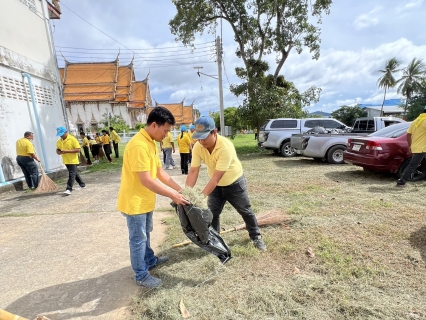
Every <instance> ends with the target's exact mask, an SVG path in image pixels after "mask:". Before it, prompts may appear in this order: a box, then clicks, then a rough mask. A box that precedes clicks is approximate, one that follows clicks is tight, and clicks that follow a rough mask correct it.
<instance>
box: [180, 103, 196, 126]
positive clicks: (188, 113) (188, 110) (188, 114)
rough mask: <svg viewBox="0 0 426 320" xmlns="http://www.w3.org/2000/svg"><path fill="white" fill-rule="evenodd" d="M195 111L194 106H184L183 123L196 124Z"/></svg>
mask: <svg viewBox="0 0 426 320" xmlns="http://www.w3.org/2000/svg"><path fill="white" fill-rule="evenodd" d="M193 114H194V109H193V107H192V106H183V119H182V122H183V123H193V122H194V115H193Z"/></svg>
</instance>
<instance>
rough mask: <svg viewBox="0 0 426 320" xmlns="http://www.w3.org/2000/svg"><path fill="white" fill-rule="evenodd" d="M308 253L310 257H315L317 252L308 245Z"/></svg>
mask: <svg viewBox="0 0 426 320" xmlns="http://www.w3.org/2000/svg"><path fill="white" fill-rule="evenodd" d="M306 254H307V255H308V257H310V258H315V253H314V250H312V248H311V247H308V249H307V250H306Z"/></svg>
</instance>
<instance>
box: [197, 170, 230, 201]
mask: <svg viewBox="0 0 426 320" xmlns="http://www.w3.org/2000/svg"><path fill="white" fill-rule="evenodd" d="M225 173H226V171H219V170H215V171H214V173H213V177H211V179H210V181H209V183H207V185H206V187H205V188H204V190H203V191H202V193H203V194H204V195H205V196H208V195H209V194H210V193H212V191H213V190H214V188H216V186H217V184H218V183H219V181H220V179H222V177H223V175H224V174H225Z"/></svg>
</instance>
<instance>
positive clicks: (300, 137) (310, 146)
mask: <svg viewBox="0 0 426 320" xmlns="http://www.w3.org/2000/svg"><path fill="white" fill-rule="evenodd" d="M400 122H404V120H402V119H399V118H394V117H372V118H358V119H356V120H355V122H354V126H353V127H352V130H351V132H349V133H336V134H334V133H303V134H293V135H292V136H291V147H292V148H294V149H295V150H296V153H297V154H300V155H302V156H304V157H310V158H314V160H316V161H327V162H328V163H332V164H341V163H344V161H343V151H345V150H346V145H347V141H348V139H349V138H352V137H357V136H366V135H368V134H370V133H373V132H375V131H377V130H380V129H383V128H385V127H388V126H390V125H392V124H395V123H400Z"/></svg>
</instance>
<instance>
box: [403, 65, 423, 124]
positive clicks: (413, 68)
mask: <svg viewBox="0 0 426 320" xmlns="http://www.w3.org/2000/svg"><path fill="white" fill-rule="evenodd" d="M425 72H426V69H425V65H424V63H423V62H422V60H420V59H417V58H414V59H413V60H412V61H411V62H410V63H409V64H408V66H407V67H406V68H405V69H404V71H403V75H402V77H401V79H399V80H398V81H397V82H396V84H399V86H398V93H401V94H402V95H403V96H404V97H406V100H405V107H404V119H407V108H408V104H409V103H410V102H411V97H412V96H413V94H414V93H417V92H419V91H420V90H421V89H422V82H423V80H424V78H425Z"/></svg>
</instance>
